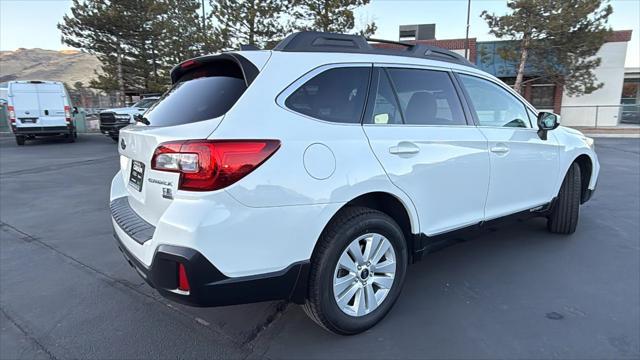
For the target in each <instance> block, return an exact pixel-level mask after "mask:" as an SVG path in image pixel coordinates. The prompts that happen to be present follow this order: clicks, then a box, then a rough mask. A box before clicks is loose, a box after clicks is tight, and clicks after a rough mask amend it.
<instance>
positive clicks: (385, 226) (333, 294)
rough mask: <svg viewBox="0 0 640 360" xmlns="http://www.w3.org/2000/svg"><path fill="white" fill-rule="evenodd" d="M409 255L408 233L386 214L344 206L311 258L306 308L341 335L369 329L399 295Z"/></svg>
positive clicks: (386, 311) (320, 323) (326, 327)
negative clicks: (406, 235) (405, 237)
mask: <svg viewBox="0 0 640 360" xmlns="http://www.w3.org/2000/svg"><path fill="white" fill-rule="evenodd" d="M407 258H408V254H407V245H406V242H405V239H404V234H403V232H402V230H401V229H400V227H399V226H398V224H397V223H396V222H395V221H394V220H393V219H392V218H391V217H389V216H388V215H387V214H385V213H383V212H380V211H377V210H372V209H368V208H364V207H350V208H346V209H344V210H342V211H341V213H339V214H338V215H337V216H336V217H335V218H334V219H333V220H332V221H331V223H330V224H329V225H328V227H327V228H326V229H325V231H324V232H323V234H322V236H321V238H320V240H319V242H318V245H317V248H316V250H315V253H314V255H313V257H312V259H311V270H310V273H309V293H308V299H307V301H306V303H305V304H304V306H303V308H304V310H305V312H306V313H307V315H309V317H310V318H311V319H312V320H313V321H315V322H316V323H317V324H319V325H320V326H322V327H323V328H324V329H326V330H329V331H331V332H334V333H337V334H341V335H352V334H357V333H360V332H363V331H365V330H367V329H369V328H370V327H372V326H374V325H375V324H376V323H378V322H379V321H380V320H382V318H383V317H384V316H385V315H386V314H387V313H388V312H389V310H390V309H391V307H392V306H393V304H394V302H395V301H396V299H397V298H398V296H399V295H400V290H401V288H402V284H403V283H404V278H405V273H406V269H407Z"/></svg>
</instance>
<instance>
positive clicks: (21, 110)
mask: <svg viewBox="0 0 640 360" xmlns="http://www.w3.org/2000/svg"><path fill="white" fill-rule="evenodd" d="M7 100H8V110H9V123H10V125H11V130H12V131H13V134H14V135H15V136H16V142H17V143H18V145H24V142H25V140H27V139H34V138H35V137H36V136H58V135H63V136H65V137H66V138H67V141H69V142H74V141H75V139H76V137H77V136H78V135H77V133H76V127H75V124H74V122H73V116H72V113H75V112H77V110H76V109H75V108H74V109H73V110H72V108H71V100H70V99H69V95H68V94H67V90H66V89H65V87H64V84H62V83H61V82H58V81H10V82H9V85H8V99H7Z"/></svg>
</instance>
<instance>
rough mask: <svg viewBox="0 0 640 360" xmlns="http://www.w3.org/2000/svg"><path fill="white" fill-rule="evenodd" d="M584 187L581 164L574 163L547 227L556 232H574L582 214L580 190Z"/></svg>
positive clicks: (565, 179) (561, 188) (563, 183)
mask: <svg viewBox="0 0 640 360" xmlns="http://www.w3.org/2000/svg"><path fill="white" fill-rule="evenodd" d="M581 189H582V185H581V175H580V166H578V164H576V163H573V164H571V167H570V168H569V171H568V172H567V175H566V176H565V178H564V181H563V182H562V186H561V187H560V193H559V194H558V198H557V199H556V202H555V204H554V205H553V210H552V211H551V214H550V215H549V217H548V218H549V219H548V221H547V228H548V229H549V231H550V232H552V233H556V234H573V233H574V232H575V231H576V227H577V226H578V216H579V215H580V192H581Z"/></svg>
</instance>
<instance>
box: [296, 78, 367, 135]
mask: <svg viewBox="0 0 640 360" xmlns="http://www.w3.org/2000/svg"><path fill="white" fill-rule="evenodd" d="M370 72H371V68H369V67H342V68H334V69H329V70H327V71H325V72H322V73H320V74H318V75H317V76H315V77H314V78H312V79H311V80H309V81H307V82H306V83H304V85H302V86H301V87H299V88H298V89H297V90H296V91H294V92H293V93H292V94H291V95H289V97H288V98H287V100H286V101H285V105H286V106H287V107H288V108H289V109H291V110H294V111H296V112H299V113H301V114H304V115H307V116H310V117H313V118H316V119H320V120H325V121H331V122H337V123H351V124H357V123H360V118H361V116H362V111H363V107H364V102H365V97H366V93H367V85H368V83H369V73H370Z"/></svg>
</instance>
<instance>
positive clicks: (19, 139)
mask: <svg viewBox="0 0 640 360" xmlns="http://www.w3.org/2000/svg"><path fill="white" fill-rule="evenodd" d="M25 140H26V138H25V137H24V136H16V144H18V145H20V146H22V145H24V142H25Z"/></svg>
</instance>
